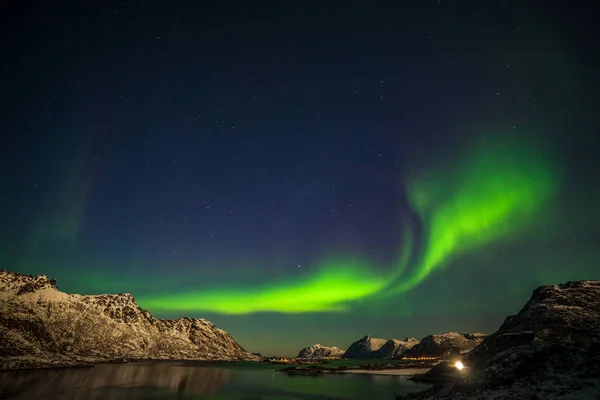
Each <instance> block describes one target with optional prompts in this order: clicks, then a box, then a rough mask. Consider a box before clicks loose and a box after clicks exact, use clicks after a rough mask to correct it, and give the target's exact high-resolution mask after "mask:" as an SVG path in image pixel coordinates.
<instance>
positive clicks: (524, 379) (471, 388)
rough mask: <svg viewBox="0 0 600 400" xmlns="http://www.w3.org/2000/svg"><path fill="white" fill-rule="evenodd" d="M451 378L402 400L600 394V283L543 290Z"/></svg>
mask: <svg viewBox="0 0 600 400" xmlns="http://www.w3.org/2000/svg"><path fill="white" fill-rule="evenodd" d="M462 362H463V364H464V365H465V369H464V370H463V372H459V371H458V370H455V371H454V373H452V372H451V368H449V366H448V365H442V364H440V365H438V366H436V367H434V368H433V369H432V370H431V371H430V372H429V373H428V374H427V375H429V376H430V377H437V378H444V377H445V378H449V382H447V383H445V384H444V385H442V386H439V387H436V388H434V389H431V390H429V391H427V392H422V393H417V394H412V395H407V396H404V397H399V398H402V399H421V400H425V399H463V400H466V399H490V398H495V399H556V398H561V399H596V398H600V282H598V281H579V282H568V283H565V284H561V285H552V286H542V287H539V288H537V289H536V290H535V291H534V292H533V294H532V296H531V299H530V300H529V301H528V302H527V303H526V304H525V306H524V307H523V308H522V309H521V311H520V312H519V313H518V314H516V315H511V316H509V317H507V318H506V320H505V321H504V323H503V324H502V325H501V326H500V328H499V329H498V331H496V332H495V333H493V334H491V335H489V336H488V337H487V338H485V340H484V341H483V342H482V343H481V344H480V345H479V346H478V347H476V348H475V349H474V350H473V351H471V352H470V353H469V354H466V355H465V356H464V357H463V359H462Z"/></svg>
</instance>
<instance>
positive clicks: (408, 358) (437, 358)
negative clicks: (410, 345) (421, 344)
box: [401, 357, 440, 361]
mask: <svg viewBox="0 0 600 400" xmlns="http://www.w3.org/2000/svg"><path fill="white" fill-rule="evenodd" d="M401 359H402V360H408V361H430V360H439V359H440V358H439V357H402V358H401Z"/></svg>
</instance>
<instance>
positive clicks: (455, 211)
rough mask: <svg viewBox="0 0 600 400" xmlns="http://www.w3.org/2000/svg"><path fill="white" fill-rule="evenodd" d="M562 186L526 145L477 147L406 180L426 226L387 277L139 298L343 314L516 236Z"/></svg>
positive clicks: (335, 273)
mask: <svg viewBox="0 0 600 400" xmlns="http://www.w3.org/2000/svg"><path fill="white" fill-rule="evenodd" d="M556 187H557V178H556V175H555V174H554V171H553V168H551V164H550V163H548V161H547V160H546V158H545V157H544V156H543V155H542V153H541V152H540V151H539V149H538V148H536V147H535V146H533V145H531V144H526V143H525V141H524V140H521V139H517V138H511V137H503V136H498V137H494V138H493V139H491V138H489V137H488V139H487V140H480V141H479V142H478V143H475V144H474V146H472V147H471V148H470V149H469V150H468V152H467V153H466V155H465V157H461V158H460V160H459V162H456V163H454V164H452V165H447V166H445V168H440V169H438V170H428V171H427V172H426V173H423V174H421V175H415V176H412V177H410V178H408V179H406V192H407V195H408V199H409V203H410V205H411V207H412V209H413V211H414V212H415V213H416V214H417V215H418V216H419V218H420V222H421V228H422V229H421V237H420V240H419V242H418V243H419V245H420V246H419V247H418V249H419V252H418V253H416V247H415V242H414V240H413V239H414V238H413V235H412V234H411V232H410V230H408V229H405V234H404V235H403V240H404V243H403V244H402V246H401V249H400V254H399V257H398V261H397V262H396V263H395V265H394V266H392V268H391V269H388V271H387V273H385V274H381V273H377V272H375V271H377V270H376V269H375V268H373V266H372V265H369V264H368V263H365V262H359V261H357V260H349V261H348V260H345V261H340V260H337V261H327V262H324V263H322V264H321V265H320V266H319V268H317V270H316V271H315V272H313V273H312V274H310V275H308V276H304V277H301V278H296V279H294V280H287V281H280V282H272V283H267V284H265V285H264V286H260V287H255V288H250V289H249V288H248V285H245V286H233V287H229V288H216V289H210V290H202V289H200V290H197V291H194V292H182V293H171V294H165V295H151V296H147V297H144V298H139V299H138V301H139V303H140V305H142V306H144V307H146V308H148V309H150V310H152V311H171V312H174V311H180V312H184V311H185V312H189V311H204V312H216V313H223V314H247V313H254V312H281V313H309V312H323V311H330V312H343V311H346V310H348V309H349V307H350V306H351V303H352V302H357V301H368V300H377V299H381V298H383V297H389V296H393V295H396V294H399V293H402V292H406V291H407V290H410V289H412V288H414V287H415V286H417V285H419V284H420V283H421V282H423V281H424V280H425V279H426V278H427V277H428V276H429V275H430V274H431V273H432V272H433V271H434V270H436V269H439V268H440V267H442V266H443V265H445V264H447V263H448V261H450V260H451V259H453V258H456V257H458V256H460V255H461V254H463V253H466V252H469V251H473V250H476V249H479V248H481V247H482V246H484V245H486V244H489V243H492V242H494V241H497V240H500V239H502V238H505V237H509V236H511V235H513V234H518V233H519V232H521V231H523V230H524V229H525V228H527V225H528V223H530V222H531V221H532V218H533V217H534V216H535V213H536V211H537V210H538V209H540V207H541V206H542V205H543V204H544V203H545V202H546V201H547V200H548V198H549V197H550V196H551V195H552V193H553V191H554V190H555V189H556Z"/></svg>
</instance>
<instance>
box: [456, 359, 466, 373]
mask: <svg viewBox="0 0 600 400" xmlns="http://www.w3.org/2000/svg"><path fill="white" fill-rule="evenodd" d="M454 366H455V367H456V369H458V370H459V371H462V369H463V368H464V367H465V366H464V364H463V363H462V362H460V361H457V362H455V363H454Z"/></svg>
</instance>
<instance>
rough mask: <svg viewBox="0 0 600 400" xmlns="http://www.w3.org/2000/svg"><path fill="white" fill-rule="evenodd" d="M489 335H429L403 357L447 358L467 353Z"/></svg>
mask: <svg viewBox="0 0 600 400" xmlns="http://www.w3.org/2000/svg"><path fill="white" fill-rule="evenodd" d="M486 336H487V335H484V334H482V333H457V332H448V333H443V334H441V335H429V336H425V337H424V338H423V339H421V342H420V343H419V344H417V345H415V346H414V347H413V348H412V349H410V350H409V351H407V352H406V353H404V354H403V355H402V356H403V357H447V356H451V355H455V354H461V353H466V352H469V351H471V350H473V349H474V348H475V347H477V346H478V345H479V344H480V343H481V342H482V341H483V339H484V338H485V337H486Z"/></svg>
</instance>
